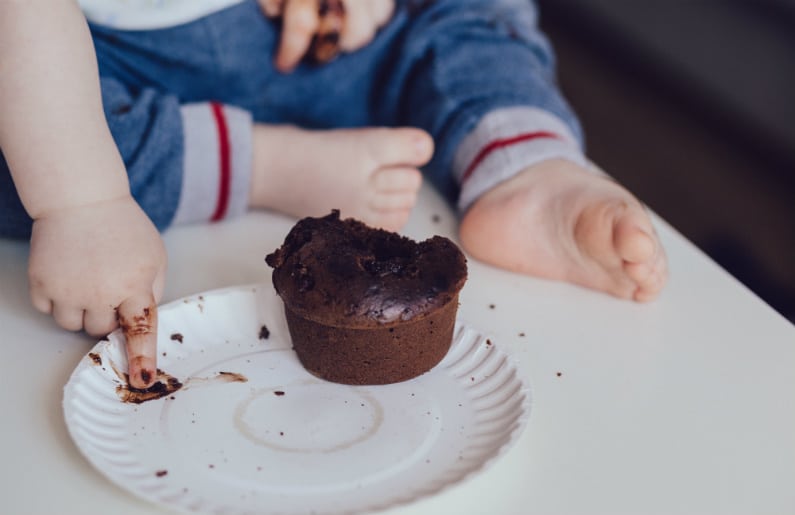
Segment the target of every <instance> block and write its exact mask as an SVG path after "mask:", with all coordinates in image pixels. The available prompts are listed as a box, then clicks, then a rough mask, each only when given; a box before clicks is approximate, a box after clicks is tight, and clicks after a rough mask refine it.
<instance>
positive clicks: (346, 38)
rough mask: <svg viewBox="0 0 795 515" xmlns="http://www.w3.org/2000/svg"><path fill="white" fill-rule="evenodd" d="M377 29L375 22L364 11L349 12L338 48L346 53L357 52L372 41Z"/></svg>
mask: <svg viewBox="0 0 795 515" xmlns="http://www.w3.org/2000/svg"><path fill="white" fill-rule="evenodd" d="M377 29H378V27H377V26H376V22H375V20H373V19H372V17H371V14H370V13H369V12H367V10H366V9H361V8H360V9H355V10H350V12H349V13H348V14H347V19H346V20H345V31H344V32H343V33H342V38H341V39H340V47H342V49H343V50H345V51H346V52H353V51H354V50H358V49H360V48H362V47H363V46H365V45H366V44H367V43H369V42H370V41H372V40H373V38H374V37H375V32H376V30H377Z"/></svg>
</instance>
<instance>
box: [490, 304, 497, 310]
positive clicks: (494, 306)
mask: <svg viewBox="0 0 795 515" xmlns="http://www.w3.org/2000/svg"><path fill="white" fill-rule="evenodd" d="M496 307H497V305H496V304H489V309H494V308H496Z"/></svg>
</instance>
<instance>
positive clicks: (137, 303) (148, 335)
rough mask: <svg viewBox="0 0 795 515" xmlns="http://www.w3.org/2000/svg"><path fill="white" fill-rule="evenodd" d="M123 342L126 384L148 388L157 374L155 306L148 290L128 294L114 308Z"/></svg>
mask: <svg viewBox="0 0 795 515" xmlns="http://www.w3.org/2000/svg"><path fill="white" fill-rule="evenodd" d="M116 316H117V318H118V322H119V327H120V328H121V330H122V333H123V334H124V338H125V340H126V342H127V345H126V346H127V363H128V366H129V377H130V385H131V386H133V387H135V388H148V387H150V386H151V385H152V383H153V382H154V380H155V378H156V376H157V373H156V370H157V368H156V367H157V363H156V361H157V356H156V353H157V306H156V305H155V301H154V297H153V296H152V294H151V293H149V294H145V295H138V296H134V297H131V298H129V299H127V300H125V301H124V302H122V303H121V305H119V307H118V308H117V309H116Z"/></svg>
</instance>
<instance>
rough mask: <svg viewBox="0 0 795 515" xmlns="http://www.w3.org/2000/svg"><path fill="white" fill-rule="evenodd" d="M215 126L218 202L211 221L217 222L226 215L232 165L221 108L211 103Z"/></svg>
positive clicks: (227, 130)
mask: <svg viewBox="0 0 795 515" xmlns="http://www.w3.org/2000/svg"><path fill="white" fill-rule="evenodd" d="M210 108H211V109H212V112H213V116H214V117H215V125H216V127H217V128H218V157H219V163H218V164H219V179H218V201H217V203H216V205H215V212H214V213H213V216H212V218H210V220H211V221H213V222H217V221H218V220H221V219H223V218H224V216H225V215H226V210H227V208H228V207H229V190H230V183H231V181H232V163H231V155H230V144H229V128H228V127H227V126H226V117H225V116H224V110H223V106H221V104H219V103H217V102H211V103H210Z"/></svg>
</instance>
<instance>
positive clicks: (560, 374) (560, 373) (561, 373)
mask: <svg viewBox="0 0 795 515" xmlns="http://www.w3.org/2000/svg"><path fill="white" fill-rule="evenodd" d="M555 375H556V376H558V377H560V376H562V375H563V372H558V373H557V374H555Z"/></svg>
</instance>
